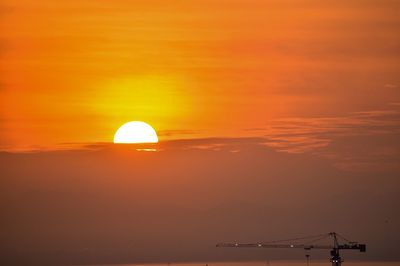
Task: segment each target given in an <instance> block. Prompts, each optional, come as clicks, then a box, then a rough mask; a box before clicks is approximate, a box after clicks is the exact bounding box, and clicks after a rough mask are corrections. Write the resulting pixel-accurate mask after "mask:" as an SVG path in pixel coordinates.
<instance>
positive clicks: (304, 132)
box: [264, 105, 400, 169]
mask: <svg viewBox="0 0 400 266" xmlns="http://www.w3.org/2000/svg"><path fill="white" fill-rule="evenodd" d="M390 107H391V109H384V110H369V111H362V112H353V113H350V114H349V115H348V116H341V117H300V118H299V117H297V118H287V119H279V120H275V121H273V122H272V123H271V124H270V125H268V126H267V127H266V128H265V129H264V132H265V137H266V139H267V141H266V142H265V145H267V146H269V147H272V148H274V149H276V150H278V151H282V152H288V153H307V152H308V153H312V154H317V155H320V156H324V157H326V158H330V159H335V160H336V161H337V166H340V167H341V168H346V169H355V168H367V167H368V168H371V167H372V168H374V167H375V168H376V167H377V165H381V166H382V165H386V166H388V165H389V164H390V167H392V166H393V165H392V163H390V161H393V160H394V162H393V163H394V164H396V163H398V158H400V146H399V145H400V144H398V143H399V140H400V110H399V109H398V108H397V106H394V105H391V106H390ZM388 159H390V160H388ZM384 161H385V162H384Z"/></svg>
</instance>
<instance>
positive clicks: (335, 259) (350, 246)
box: [217, 232, 366, 266]
mask: <svg viewBox="0 0 400 266" xmlns="http://www.w3.org/2000/svg"><path fill="white" fill-rule="evenodd" d="M327 237H330V238H332V240H333V244H332V245H318V244H314V243H315V242H318V241H320V240H322V239H325V238H327ZM339 237H340V238H341V239H342V240H344V241H345V243H343V244H340V243H339V240H338V238H339ZM310 239H311V240H310ZM299 240H303V241H304V240H308V241H306V243H303V244H297V243H293V244H287V243H288V242H297V241H299ZM282 242H283V243H282ZM217 247H229V248H297V249H305V250H311V249H330V250H331V253H330V254H331V259H330V261H331V263H332V266H341V265H342V262H343V260H342V258H341V257H340V253H339V251H340V250H359V251H360V252H365V251H366V245H365V244H359V243H357V242H354V241H349V240H347V239H346V238H344V237H342V236H340V235H339V234H337V233H335V232H330V233H328V234H322V235H317V236H310V237H302V238H294V239H286V240H279V241H271V242H260V243H247V244H245V243H218V244H217Z"/></svg>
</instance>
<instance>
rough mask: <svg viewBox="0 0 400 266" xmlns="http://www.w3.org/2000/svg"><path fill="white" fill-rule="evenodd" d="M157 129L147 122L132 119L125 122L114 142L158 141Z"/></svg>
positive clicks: (116, 134)
mask: <svg viewBox="0 0 400 266" xmlns="http://www.w3.org/2000/svg"><path fill="white" fill-rule="evenodd" d="M157 142H158V137H157V133H156V131H155V130H154V129H153V128H152V127H151V126H150V125H149V124H147V123H145V122H140V121H132V122H128V123H125V124H123V125H122V126H121V127H120V128H119V129H118V130H117V132H116V133H115V135H114V143H157Z"/></svg>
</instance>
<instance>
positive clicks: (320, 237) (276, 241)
mask: <svg viewBox="0 0 400 266" xmlns="http://www.w3.org/2000/svg"><path fill="white" fill-rule="evenodd" d="M328 236H329V234H319V235H312V236H305V237H297V238H291V239H283V240H274V241H268V242H262V243H263V244H271V243H279V242H289V241H297V240H304V239H310V238H311V239H313V238H319V239H322V238H325V237H328ZM311 241H312V240H311Z"/></svg>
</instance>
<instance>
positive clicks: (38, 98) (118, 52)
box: [0, 0, 400, 150]
mask: <svg viewBox="0 0 400 266" xmlns="http://www.w3.org/2000/svg"><path fill="white" fill-rule="evenodd" d="M399 5H400V4H399V2H396V1H382V0H375V1H373V0H370V1H355V0H352V1H302V2H299V1H297V0H296V1H295V0H286V1H247V0H246V1H244V0H243V1H239V0H235V1H214V0H204V1H197V2H196V3H193V2H192V1H177V0H174V1H163V0H158V1H157V0H152V1H134V2H133V1H123V0H116V1H90V0H86V1H81V0H79V1H76V0H68V1H64V0H61V1H53V0H44V1H33V0H25V1H24V0H18V1H15V0H12V1H9V0H5V1H3V4H2V7H1V8H2V23H1V25H2V26H1V33H0V34H1V39H2V57H1V59H0V60H1V86H2V88H1V90H0V96H1V109H0V111H1V113H0V115H1V117H0V119H1V120H0V122H1V124H0V129H1V133H0V147H2V149H8V150H20V149H22V150H24V149H28V150H29V149H32V148H39V149H42V148H43V149H45V148H46V149H52V148H55V147H56V145H57V144H59V143H87V142H107V141H111V140H112V136H113V134H114V132H115V130H116V129H117V128H118V127H119V126H120V125H121V124H123V123H124V122H127V121H130V120H142V121H146V122H148V123H150V124H151V125H153V126H154V127H155V128H156V130H157V131H158V132H159V133H160V135H161V136H160V139H161V140H163V139H164V140H165V139H179V138H198V137H215V136H223V137H226V136H234V137H240V136H248V135H252V136H257V135H264V134H265V131H263V132H258V133H257V132H251V131H249V129H254V128H269V127H271V126H272V123H273V121H275V120H280V119H287V118H291V119H292V118H296V119H298V118H304V119H309V118H314V117H327V118H333V119H340V118H341V117H348V116H352V114H353V113H354V112H359V111H376V110H387V109H390V110H391V109H392V108H393V106H395V105H396V104H397V103H398V102H400V92H399V85H400V78H399V77H400V75H399V70H400V66H399V62H400V54H399V44H400V34H398V33H399V28H400V26H399V25H400V18H399V16H398V10H399ZM393 104H394V105H393ZM397 109H398V108H397Z"/></svg>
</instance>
